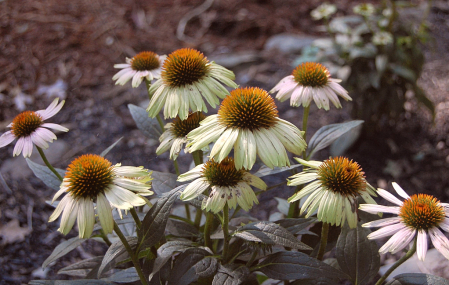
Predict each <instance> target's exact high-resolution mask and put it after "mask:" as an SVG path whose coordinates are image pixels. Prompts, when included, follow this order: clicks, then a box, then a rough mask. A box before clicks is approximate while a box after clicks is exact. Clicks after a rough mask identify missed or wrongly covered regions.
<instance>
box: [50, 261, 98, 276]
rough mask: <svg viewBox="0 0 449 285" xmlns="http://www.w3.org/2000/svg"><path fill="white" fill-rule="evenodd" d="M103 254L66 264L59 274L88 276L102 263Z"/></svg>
mask: <svg viewBox="0 0 449 285" xmlns="http://www.w3.org/2000/svg"><path fill="white" fill-rule="evenodd" d="M102 260H103V256H96V257H93V258H89V259H85V260H81V261H80V262H77V263H74V264H71V265H69V266H66V267H64V268H62V269H60V270H59V271H58V274H67V275H70V276H81V277H86V276H87V274H88V273H89V272H90V271H91V270H92V269H93V268H95V267H97V266H99V265H100V264H101V261H102Z"/></svg>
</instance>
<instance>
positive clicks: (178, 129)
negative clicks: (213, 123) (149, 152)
mask: <svg viewBox="0 0 449 285" xmlns="http://www.w3.org/2000/svg"><path fill="white" fill-rule="evenodd" d="M205 118H206V116H205V115H204V114H203V113H201V112H195V113H191V114H189V116H188V117H187V119H185V120H181V119H180V118H179V117H177V118H176V119H174V120H173V122H172V123H168V124H166V125H165V127H164V128H165V132H164V133H162V135H161V137H160V138H159V142H160V143H161V144H160V145H159V147H158V148H157V149H156V154H157V155H161V154H162V153H164V152H166V151H167V150H168V149H170V159H171V160H176V159H177V158H178V155H179V152H180V151H181V149H182V146H183V144H185V143H187V134H188V133H189V132H190V131H192V130H194V129H196V128H198V127H199V126H200V122H201V121H202V120H204V119H205Z"/></svg>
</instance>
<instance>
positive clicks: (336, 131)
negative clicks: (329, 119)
mask: <svg viewBox="0 0 449 285" xmlns="http://www.w3.org/2000/svg"><path fill="white" fill-rule="evenodd" d="M362 123H363V121H361V120H355V121H349V122H345V123H340V124H331V125H327V126H323V127H321V128H320V129H319V130H318V131H317V132H316V133H315V134H314V135H313V136H312V138H311V139H310V141H309V146H308V147H307V152H308V154H307V158H311V157H312V156H313V155H314V154H315V152H317V151H319V150H322V149H323V148H325V147H327V146H329V145H330V144H331V143H333V142H334V141H335V140H336V139H338V138H339V137H340V136H342V135H343V134H345V133H346V132H348V131H350V130H351V129H353V128H355V127H357V126H359V125H360V124H362Z"/></svg>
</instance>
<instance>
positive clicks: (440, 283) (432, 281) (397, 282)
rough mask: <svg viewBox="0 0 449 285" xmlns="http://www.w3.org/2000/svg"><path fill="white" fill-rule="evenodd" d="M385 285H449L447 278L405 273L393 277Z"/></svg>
mask: <svg viewBox="0 0 449 285" xmlns="http://www.w3.org/2000/svg"><path fill="white" fill-rule="evenodd" d="M386 285H449V280H447V279H444V278H442V277H438V276H435V275H431V274H424V273H405V274H399V275H397V276H395V277H393V279H392V280H391V281H389V282H388V283H387V284H386Z"/></svg>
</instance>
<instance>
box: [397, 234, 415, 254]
mask: <svg viewBox="0 0 449 285" xmlns="http://www.w3.org/2000/svg"><path fill="white" fill-rule="evenodd" d="M403 231H405V233H404V235H403V239H402V240H401V241H400V243H399V244H397V245H395V247H396V248H395V249H393V251H391V253H393V254H395V253H398V252H399V251H401V250H403V249H404V248H405V247H406V246H407V245H409V244H410V242H411V241H412V240H413V238H414V237H415V235H416V230H415V229H410V228H405V229H403Z"/></svg>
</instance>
